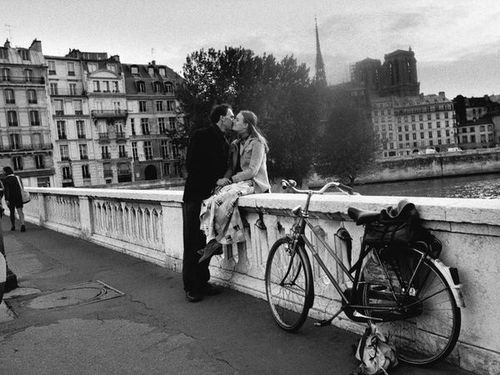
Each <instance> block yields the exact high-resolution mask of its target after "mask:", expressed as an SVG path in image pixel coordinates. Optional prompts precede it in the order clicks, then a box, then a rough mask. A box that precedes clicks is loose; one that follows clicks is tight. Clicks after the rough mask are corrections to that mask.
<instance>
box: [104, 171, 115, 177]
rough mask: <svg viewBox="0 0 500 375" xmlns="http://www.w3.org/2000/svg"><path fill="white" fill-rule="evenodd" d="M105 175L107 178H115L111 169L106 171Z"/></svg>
mask: <svg viewBox="0 0 500 375" xmlns="http://www.w3.org/2000/svg"><path fill="white" fill-rule="evenodd" d="M103 173H104V177H105V178H109V177H113V171H112V170H110V169H105V170H104V172H103Z"/></svg>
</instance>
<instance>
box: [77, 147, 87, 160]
mask: <svg viewBox="0 0 500 375" xmlns="http://www.w3.org/2000/svg"><path fill="white" fill-rule="evenodd" d="M78 149H79V150H80V159H81V160H87V159H88V158H89V154H88V151H87V145H78Z"/></svg>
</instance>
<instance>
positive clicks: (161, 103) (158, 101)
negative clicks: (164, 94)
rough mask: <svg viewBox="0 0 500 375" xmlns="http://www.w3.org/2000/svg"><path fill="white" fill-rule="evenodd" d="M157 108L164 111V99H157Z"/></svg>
mask: <svg viewBox="0 0 500 375" xmlns="http://www.w3.org/2000/svg"><path fill="white" fill-rule="evenodd" d="M156 110H157V111H158V112H163V101H162V100H157V101H156Z"/></svg>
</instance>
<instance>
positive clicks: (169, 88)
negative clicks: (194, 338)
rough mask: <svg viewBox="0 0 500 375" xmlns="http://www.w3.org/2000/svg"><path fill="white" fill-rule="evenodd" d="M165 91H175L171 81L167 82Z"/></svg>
mask: <svg viewBox="0 0 500 375" xmlns="http://www.w3.org/2000/svg"><path fill="white" fill-rule="evenodd" d="M165 92H167V93H170V94H171V93H173V92H174V86H173V85H172V84H171V83H170V82H169V83H165Z"/></svg>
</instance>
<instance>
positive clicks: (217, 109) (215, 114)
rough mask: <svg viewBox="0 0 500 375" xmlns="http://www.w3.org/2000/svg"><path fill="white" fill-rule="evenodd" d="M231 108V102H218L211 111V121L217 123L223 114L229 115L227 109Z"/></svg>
mask: <svg viewBox="0 0 500 375" xmlns="http://www.w3.org/2000/svg"><path fill="white" fill-rule="evenodd" d="M229 108H231V106H230V105H229V104H218V105H216V106H214V107H213V108H212V111H211V112H210V121H211V122H212V124H214V125H215V124H217V123H218V122H219V119H220V117H221V116H225V115H227V110H228V109H229Z"/></svg>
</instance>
